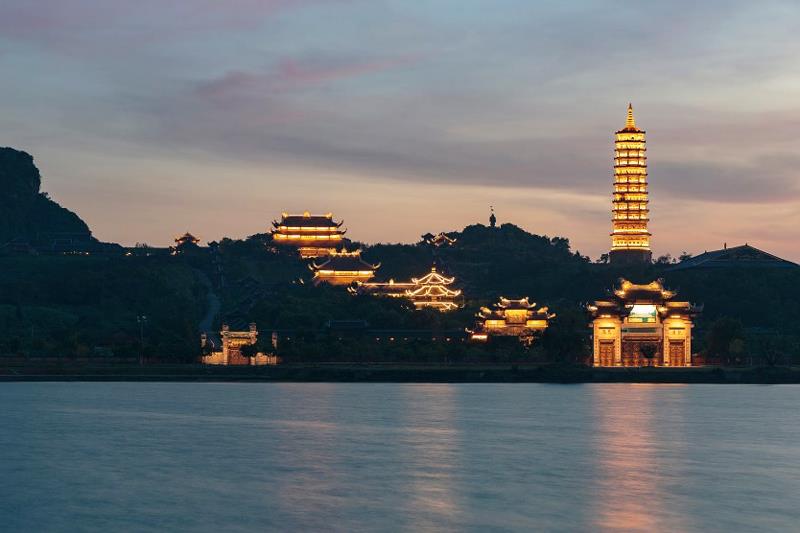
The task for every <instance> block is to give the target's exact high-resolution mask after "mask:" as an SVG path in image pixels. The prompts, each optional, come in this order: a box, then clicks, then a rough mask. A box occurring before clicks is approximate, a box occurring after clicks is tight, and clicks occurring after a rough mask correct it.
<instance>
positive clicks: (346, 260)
mask: <svg viewBox="0 0 800 533" xmlns="http://www.w3.org/2000/svg"><path fill="white" fill-rule="evenodd" d="M380 266H381V265H380V263H378V264H376V265H373V264H371V263H367V262H366V261H364V260H363V259H362V258H361V250H353V251H352V252H348V251H347V250H342V251H336V250H331V251H329V252H328V253H327V255H326V256H325V258H324V260H323V261H322V262H321V263H317V261H313V262H312V263H311V264H310V265H309V268H310V269H311V271H312V272H313V273H314V279H313V281H314V284H315V285H319V284H320V283H330V284H331V285H350V284H351V283H354V282H365V281H369V280H370V279H372V278H373V277H374V276H375V271H376V270H377V269H378V268H380Z"/></svg>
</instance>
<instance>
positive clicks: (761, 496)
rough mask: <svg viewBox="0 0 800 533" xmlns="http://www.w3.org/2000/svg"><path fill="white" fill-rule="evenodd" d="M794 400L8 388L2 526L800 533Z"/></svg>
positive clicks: (712, 395) (719, 388)
mask: <svg viewBox="0 0 800 533" xmlns="http://www.w3.org/2000/svg"><path fill="white" fill-rule="evenodd" d="M799 407H800V386H794V385H782V386H757V385H741V386H739V385H638V384H585V385H545V384H513V385H510V384H509V385H487V384H455V385H448V384H435V385H424V384H408V385H405V384H296V383H295V384H268V383H262V384H240V383H235V384H219V383H198V384H194V383H3V384H0V480H1V481H2V482H1V483H0V530H3V531H128V530H129V531H163V530H191V531H214V532H217V531H263V530H282V531H322V530H338V531H363V530H369V531H375V530H390V531H394V530H406V531H418V530H461V531H463V530H473V531H487V530H504V531H513V530H520V531H521V530H531V529H535V530H538V531H575V530H582V531H588V530H591V531H630V530H633V531H636V530H639V531H699V530H703V531H755V530H758V531H797V530H798V528H800V414H799V413H800V409H798V408H799Z"/></svg>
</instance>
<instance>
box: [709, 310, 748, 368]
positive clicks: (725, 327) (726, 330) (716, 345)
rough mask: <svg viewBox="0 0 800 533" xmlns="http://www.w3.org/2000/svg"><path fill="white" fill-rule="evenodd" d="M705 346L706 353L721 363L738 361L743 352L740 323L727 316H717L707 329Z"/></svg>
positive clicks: (742, 336)
mask: <svg viewBox="0 0 800 533" xmlns="http://www.w3.org/2000/svg"><path fill="white" fill-rule="evenodd" d="M734 341H739V342H736V343H734ZM706 346H707V352H708V355H709V356H710V357H711V358H713V359H717V360H718V361H719V362H720V363H722V364H723V365H730V364H735V363H738V362H740V360H739V357H740V356H741V354H742V353H743V352H744V328H743V327H742V323H741V322H740V321H738V320H735V319H732V318H728V317H722V318H719V319H718V320H716V321H715V322H714V323H713V324H712V325H711V328H710V329H709V331H708V335H707V337H706Z"/></svg>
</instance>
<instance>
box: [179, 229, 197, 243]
mask: <svg viewBox="0 0 800 533" xmlns="http://www.w3.org/2000/svg"><path fill="white" fill-rule="evenodd" d="M175 242H176V243H178V244H181V243H189V242H191V243H195V244H197V243H198V242H200V239H198V238H197V237H195V236H194V235H192V234H191V233H189V232H188V231H187V232H186V233H184V234H183V235H181V236H180V237H175Z"/></svg>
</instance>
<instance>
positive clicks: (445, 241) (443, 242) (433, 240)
mask: <svg viewBox="0 0 800 533" xmlns="http://www.w3.org/2000/svg"><path fill="white" fill-rule="evenodd" d="M457 240H458V239H455V238H453V237H450V236H448V235H447V234H446V233H445V232H443V231H442V232H439V234H438V235H434V234H432V233H426V234H425V235H423V236H422V242H424V243H425V244H430V245H433V246H437V247H438V246H452V245H453V244H455V242H456V241H457Z"/></svg>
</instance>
